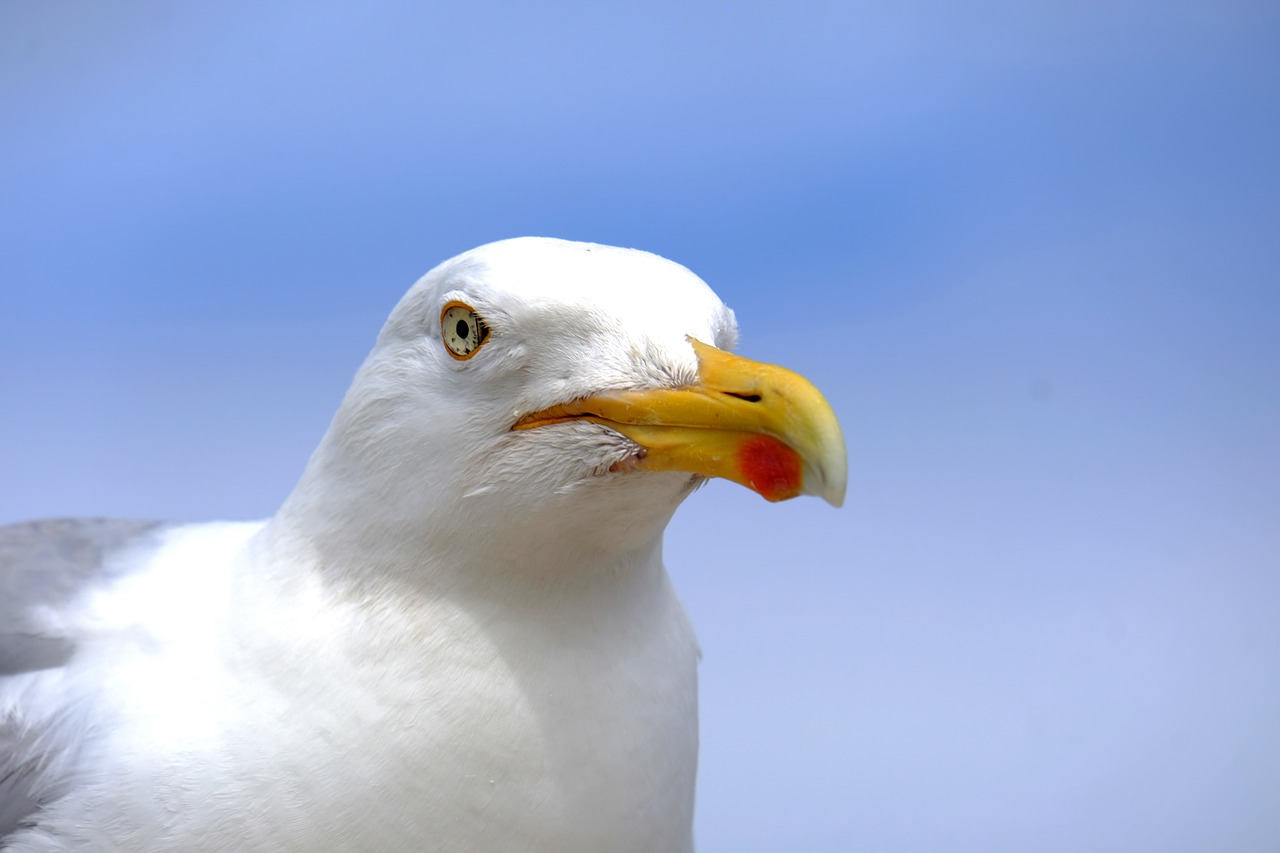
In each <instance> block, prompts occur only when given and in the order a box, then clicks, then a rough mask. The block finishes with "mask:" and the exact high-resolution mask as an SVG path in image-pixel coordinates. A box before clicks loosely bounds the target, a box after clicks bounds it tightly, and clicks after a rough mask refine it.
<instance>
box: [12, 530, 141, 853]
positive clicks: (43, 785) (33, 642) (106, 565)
mask: <svg viewBox="0 0 1280 853" xmlns="http://www.w3.org/2000/svg"><path fill="white" fill-rule="evenodd" d="M160 528H161V524H160V523H159V522H154V521H133V520H118V519H99V518H93V519H54V520H49V521H29V522H24V523H21V524H12V525H7V526H2V527H0V699H3V698H4V689H3V688H4V687H5V685H6V683H8V684H17V683H18V682H19V681H21V680H30V679H32V678H36V677H38V674H39V673H40V672H41V671H43V670H50V669H54V668H57V667H60V666H62V665H63V664H65V663H66V662H67V661H68V660H70V659H71V656H72V655H73V654H74V652H75V639H74V638H73V637H66V636H51V635H50V634H49V633H48V631H47V630H45V629H42V628H41V627H40V626H39V625H38V624H37V623H36V622H35V620H34V618H33V615H32V614H33V612H34V611H35V609H36V608H40V609H42V610H43V611H44V612H46V613H47V612H49V611H50V610H52V611H53V612H57V611H60V610H63V609H65V608H67V607H70V606H71V605H72V604H73V602H75V600H76V599H77V598H78V597H79V596H80V595H81V594H82V593H83V591H84V590H85V589H86V588H89V587H92V586H96V585H99V584H105V583H109V582H111V581H112V580H113V579H114V578H113V577H112V576H111V569H110V561H109V560H108V559H107V557H108V556H109V555H110V554H111V553H112V552H114V551H117V550H119V549H121V548H124V547H126V546H128V545H131V544H133V543H135V542H137V541H138V539H139V538H140V537H143V536H146V535H148V534H151V533H155V532H157V531H158V530H159V529H160ZM42 710H43V712H42V713H35V714H29V713H25V712H24V708H23V707H22V704H21V700H20V699H19V700H17V702H13V701H8V702H0V846H3V843H4V838H5V836H7V835H9V834H10V833H11V832H13V831H14V830H16V829H20V828H22V827H23V826H24V825H28V824H29V823H30V822H31V821H32V820H33V819H34V815H35V814H36V812H37V811H38V810H39V809H40V807H41V806H42V805H43V804H44V803H46V802H49V801H50V800H52V799H54V798H56V797H58V796H59V795H60V794H61V793H62V789H63V784H61V782H62V780H64V779H65V778H66V773H67V770H68V768H69V766H70V764H71V763H72V762H73V761H74V755H75V751H76V745H77V743H78V741H79V739H80V736H81V734H82V733H81V732H80V731H79V728H78V726H77V725H76V715H75V714H74V713H73V711H72V709H70V708H67V709H42Z"/></svg>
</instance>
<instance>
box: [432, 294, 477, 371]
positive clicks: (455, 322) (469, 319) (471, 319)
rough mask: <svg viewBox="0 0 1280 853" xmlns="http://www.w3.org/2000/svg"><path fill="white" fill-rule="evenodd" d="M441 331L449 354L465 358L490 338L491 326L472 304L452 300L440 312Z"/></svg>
mask: <svg viewBox="0 0 1280 853" xmlns="http://www.w3.org/2000/svg"><path fill="white" fill-rule="evenodd" d="M440 333H441V334H442V335H443V336H444V346H445V349H447V350H449V355H451V356H453V357H454V358H456V359H459V360H463V359H468V358H471V356H473V355H475V354H476V350H478V349H480V347H482V346H484V342H485V341H487V340H488V339H489V327H488V326H487V325H485V322H484V320H481V319H480V315H479V314H477V313H476V312H475V311H474V310H472V308H471V306H470V305H467V304H465V303H462V302H450V303H449V304H447V305H445V306H444V310H443V311H441V312H440Z"/></svg>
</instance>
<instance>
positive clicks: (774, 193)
mask: <svg viewBox="0 0 1280 853" xmlns="http://www.w3.org/2000/svg"><path fill="white" fill-rule="evenodd" d="M1276 103H1280V13H1277V10H1276V8H1275V7H1274V5H1272V4H1266V3H1248V2H1239V3H1230V2H1227V3H1223V2H1215V3H1209V2H1203V3H1187V2H1172V3H1146V2H1134V3H1125V4H1114V3H1094V2H1074V3H1058V2H1045V3H1036V4H1018V3H958V4H952V3H940V2H918V3H822V2H808V3H797V4H791V6H788V7H786V8H784V7H782V6H781V5H778V4H770V5H757V4H743V3H727V2H707V3H693V4H683V3H651V4H623V3H618V4H612V5H607V6H606V5H605V4H585V3H581V4H579V3H568V2H553V3H546V4H538V5H536V6H535V5H530V4H519V5H518V4H502V3H495V4H411V3H402V4H396V3H373V4H365V5H363V6H361V7H360V8H359V9H357V8H356V7H355V5H354V4H352V5H350V6H347V5H343V4H334V3H306V4H303V3H276V4H270V5H267V4H249V3H239V2H232V3H220V4H184V5H178V4H160V3H154V4H147V3H133V4H113V5H110V6H107V5H102V4H90V3H58V4H37V3H24V4H20V3H10V4H5V5H4V6H3V7H2V8H0V126H3V127H4V131H3V133H0V287H3V303H2V304H3V310H2V311H0V410H2V411H3V413H4V417H3V418H2V419H0V484H2V485H0V521H5V520H17V519H21V518H28V517H40V516H48V515H80V514H94V515H124V516H144V517H162V518H180V519H204V518H252V517H260V516H263V515H266V514H268V513H270V512H272V511H273V509H274V508H275V506H276V505H277V504H278V503H279V501H280V500H281V499H282V498H283V497H284V496H285V495H286V494H287V492H288V490H289V488H290V487H291V485H292V483H293V481H294V480H295V478H296V477H297V475H298V473H299V471H300V470H301V467H302V465H303V464H304V463H305V460H306V457H307V455H308V454H309V452H310V450H311V448H312V446H313V445H314V443H315V442H316V441H317V440H318V438H319V436H320V435H321V434H322V432H323V430H324V428H325V426H326V425H327V422H328V418H329V417H330V415H331V414H332V411H333V409H334V407H335V406H336V404H337V401H338V399H339V398H340V396H341V394H342V392H343V390H344V389H345V387H346V384H347V382H348V381H349V379H350V377H351V375H352V373H353V372H354V370H355V368H356V366H357V365H358V364H359V361H360V359H361V358H362V357H363V355H364V353H365V352H366V351H367V350H368V348H369V346H370V345H371V344H372V341H373V338H374V335H375V334H376V332H377V329H378V327H379V326H380V324H381V322H382V319H383V318H384V317H385V315H386V313H387V312H388V311H389V310H390V308H391V306H392V305H393V304H394V303H395V301H396V299H397V298H398V296H399V295H400V293H401V292H403V290H404V289H405V288H407V287H408V285H409V284H411V283H412V281H413V280H414V279H416V278H417V276H418V275H420V274H421V273H422V272H424V271H425V270H426V269H428V268H430V267H431V266H433V265H434V264H436V263H437V262H438V261H440V260H442V259H444V258H446V257H449V256H451V255H453V254H455V253H457V252H459V251H462V250H465V249H467V248H470V247H471V246H474V245H477V244H480V243H483V242H488V241H490V240H493V239H498V238H502V237H508V236H515V235H519V234H543V235H550V236H561V237H568V238H574V239H588V240H595V241H599V242H607V243H616V244H621V245H630V246H637V247H640V248H645V249H649V250H651V251H656V252H658V253H660V254H664V255H667V256H669V257H671V258H673V259H675V260H678V261H680V262H681V263H684V264H686V265H687V266H689V267H690V268H692V269H693V270H694V271H695V272H697V273H699V274H700V275H702V276H703V277H704V278H705V279H706V280H707V281H708V282H710V283H711V285H712V286H713V287H714V288H716V290H717V291H718V292H719V293H720V294H721V295H722V296H723V297H724V298H725V299H726V301H728V302H729V303H730V304H731V305H733V306H734V307H735V309H736V310H737V312H738V317H739V320H740V322H741V324H742V327H743V338H742V345H741V347H740V349H741V351H742V352H744V353H745V354H747V355H749V356H751V357H755V358H760V359H764V360H771V361H776V362H779V363H782V364H786V365H788V366H790V367H793V368H796V369H799V370H800V371H801V372H804V373H806V374H807V375H809V376H811V377H812V378H813V379H815V381H817V382H818V384H819V385H820V386H821V387H822V388H823V389H824V390H825V391H826V392H827V393H828V395H829V397H830V399H831V400H832V403H833V405H835V407H836V409H837V412H838V413H839V415H840V417H841V420H842V423H843V424H844V427H845V430H846V434H847V438H848V441H849V446H850V458H851V469H852V470H851V474H852V477H851V499H850V501H849V504H848V505H847V506H846V507H845V508H844V509H843V510H840V511H834V510H830V509H828V508H827V507H825V506H822V505H820V504H818V502H816V501H812V500H810V501H793V502H791V503H788V504H784V505H781V506H770V505H767V504H765V503H764V502H763V501H760V500H759V499H758V498H757V497H755V496H754V495H752V494H750V493H748V492H746V491H745V490H741V489H737V488H735V487H732V486H730V485H728V484H714V485H713V486H711V487H709V488H707V489H704V490H703V491H702V492H700V493H699V494H697V495H696V496H695V497H694V498H693V499H692V500H690V502H689V503H688V505H686V506H685V507H684V508H683V509H682V510H681V512H680V513H679V514H678V515H677V519H676V521H675V522H674V524H673V526H672V529H671V532H670V534H669V537H668V544H667V559H668V563H669V565H670V566H671V568H672V572H673V575H674V577H675V579H676V583H677V585H678V586H679V588H680V589H681V591H682V594H683V596H684V597H685V599H686V602H687V603H688V606H689V609H690V611H691V613H692V615H693V618H694V621H695V624H696V625H697V626H698V628H699V635H700V637H701V639H702V643H703V646H704V652H705V657H704V662H703V667H702V678H703V694H702V702H703V741H704V747H703V757H702V770H701V779H700V790H699V806H698V808H699V812H698V837H699V843H700V849H701V850H703V851H715V850H735V851H756V850H759V851H767V850H777V849H781V848H784V847H787V848H792V849H804V850H813V851H823V850H830V851H843V850H849V849H872V850H904V851H908V850H909V851H916V850H919V851H925V850H928V851H933V850H965V851H967V850H973V851H999V850H1008V851H1022V850H1028V849H1033V850H1040V851H1054V850H1062V851H1077V850H1085V849H1087V850H1093V851H1106V850H1117V851H1121V850H1123V851H1136V850H1152V851H1155V850H1160V851H1199V850H1227V849H1229V850H1234V851H1252V850H1257V851H1264V850H1265V851H1270V850H1274V849H1277V848H1280V815H1278V813H1277V810H1276V808H1275V803H1276V802H1277V801H1280V727H1277V725H1276V720H1277V719H1280V657H1278V656H1277V654H1276V650H1277V649H1280V619H1278V618H1277V602H1280V379H1278V378H1280V239H1277V236H1276V235H1277V234H1280V202H1278V201H1277V199H1280V157H1277V156H1276V153H1275V152H1277V151H1280V113H1277V111H1276V109H1275V104H1276ZM798 313H799V315H800V316H802V317H804V319H805V322H804V323H802V324H797V323H796V322H795V318H796V317H797V314H798Z"/></svg>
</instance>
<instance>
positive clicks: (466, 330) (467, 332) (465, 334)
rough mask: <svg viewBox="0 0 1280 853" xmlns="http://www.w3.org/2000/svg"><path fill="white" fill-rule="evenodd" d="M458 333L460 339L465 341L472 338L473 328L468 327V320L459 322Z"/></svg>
mask: <svg viewBox="0 0 1280 853" xmlns="http://www.w3.org/2000/svg"><path fill="white" fill-rule="evenodd" d="M456 331H457V333H458V337H460V338H462V339H463V340H465V339H467V338H469V337H471V327H470V326H468V325H467V321H466V320H459V321H458V327H457V329H456Z"/></svg>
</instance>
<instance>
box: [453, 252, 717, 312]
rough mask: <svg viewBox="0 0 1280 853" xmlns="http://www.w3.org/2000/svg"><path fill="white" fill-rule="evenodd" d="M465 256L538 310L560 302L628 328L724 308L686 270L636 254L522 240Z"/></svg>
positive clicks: (487, 280)
mask: <svg viewBox="0 0 1280 853" xmlns="http://www.w3.org/2000/svg"><path fill="white" fill-rule="evenodd" d="M468 255H470V256H471V257H473V258H474V259H475V260H476V261H478V265H477V266H478V270H477V271H478V272H480V273H481V275H482V277H483V280H484V284H485V285H486V286H487V288H488V289H491V290H492V291H494V292H495V293H496V294H498V295H506V296H508V297H509V298H512V299H513V301H517V302H526V303H528V304H531V305H535V306H539V307H546V306H549V305H563V306H565V307H566V308H574V309H577V310H579V311H582V312H585V313H594V314H601V315H613V316H616V317H625V318H626V319H627V321H628V322H629V323H634V322H636V321H637V320H643V319H647V318H650V317H652V318H660V317H665V316H670V315H672V314H686V315H689V316H701V315H708V314H711V313H714V312H716V311H718V310H722V307H723V306H722V303H721V302H720V299H719V297H717V296H716V295H715V293H714V292H713V291H712V290H711V288H710V287H708V286H707V284H706V283H705V282H704V281H703V280H702V279H700V278H698V276H696V275H694V274H693V273H692V272H690V271H689V270H688V269H686V268H685V267H683V266H681V265H679V264H677V263H675V262H673V261H669V260H667V259H666V258H662V257H659V256H658V255H654V254H651V253H649V252H643V251H639V250H637V249H621V248H617V247H614V246H601V245H596V244H592V243H573V242H569V241H566V240H550V239H540V238H520V239H516V240H505V241H503V242H501V243H494V244H490V245H489V246H482V247H480V248H479V249H476V250H474V252H472V253H468ZM463 257H467V256H463Z"/></svg>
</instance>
